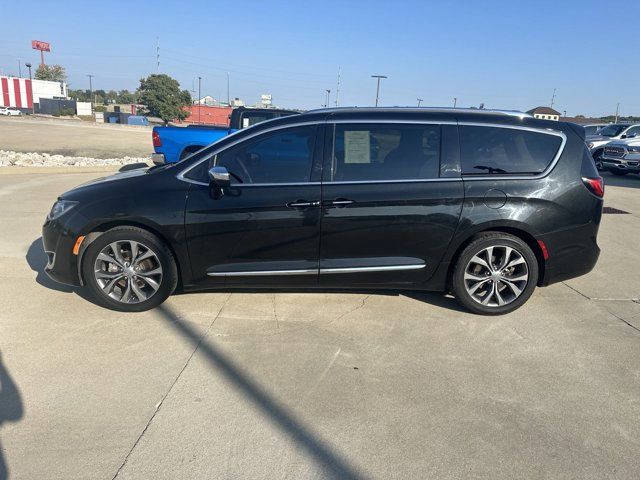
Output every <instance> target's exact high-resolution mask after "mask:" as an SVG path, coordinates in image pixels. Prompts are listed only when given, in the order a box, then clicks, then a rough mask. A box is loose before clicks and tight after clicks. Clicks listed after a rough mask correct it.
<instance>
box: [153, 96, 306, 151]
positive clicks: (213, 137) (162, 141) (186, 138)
mask: <svg viewBox="0 0 640 480" xmlns="http://www.w3.org/2000/svg"><path fill="white" fill-rule="evenodd" d="M298 113H300V112H297V111H295V110H280V109H277V108H246V107H238V108H235V109H233V110H232V111H231V115H230V116H229V126H228V127H227V126H211V125H189V126H187V127H154V128H153V133H152V134H151V138H152V142H153V149H154V151H155V153H154V154H152V155H151V159H152V160H153V162H154V163H156V164H163V163H175V162H178V161H180V160H182V159H183V158H185V157H188V156H189V155H191V154H192V153H194V152H197V151H198V150H200V149H201V148H203V147H206V146H207V145H210V144H212V143H213V142H217V141H218V140H220V139H221V138H223V137H225V136H227V135H229V134H231V133H233V132H236V131H238V130H240V129H242V128H247V127H250V126H251V125H255V124H256V123H260V122H264V121H265V120H271V119H272V118H278V117H285V116H288V115H296V114H298Z"/></svg>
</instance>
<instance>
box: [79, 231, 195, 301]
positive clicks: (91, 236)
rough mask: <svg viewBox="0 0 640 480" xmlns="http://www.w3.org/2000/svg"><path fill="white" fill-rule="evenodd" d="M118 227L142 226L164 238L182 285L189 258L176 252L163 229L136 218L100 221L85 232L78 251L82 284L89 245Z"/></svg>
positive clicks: (179, 286)
mask: <svg viewBox="0 0 640 480" xmlns="http://www.w3.org/2000/svg"><path fill="white" fill-rule="evenodd" d="M116 227H136V228H141V229H142V230H146V231H148V232H149V233H152V234H153V235H155V236H156V237H158V238H159V239H160V240H162V241H163V242H164V244H165V245H166V246H167V248H168V249H169V250H171V254H172V255H173V258H174V260H175V262H176V267H177V271H178V288H181V287H182V284H183V283H182V282H183V276H184V275H187V274H188V273H189V272H185V271H184V270H183V269H184V268H187V267H188V265H189V262H188V260H186V259H183V258H181V257H180V256H179V255H178V253H177V252H176V249H175V248H174V246H173V245H172V244H171V242H170V241H169V240H168V239H167V237H166V235H164V234H163V233H162V232H161V230H160V229H159V228H157V227H155V226H153V225H149V224H148V223H144V222H139V221H135V220H122V221H117V220H116V221H108V222H104V223H100V224H97V225H95V226H93V227H91V229H90V231H89V232H88V233H86V234H85V239H84V241H83V242H82V246H81V248H80V250H79V251H78V262H77V263H78V265H77V268H78V278H79V280H80V284H81V285H84V284H85V280H84V278H83V276H82V262H83V258H84V252H85V251H86V250H87V248H88V247H89V245H91V243H92V242H93V241H94V240H95V239H96V238H98V237H99V236H100V235H101V234H103V233H104V232H106V231H108V230H111V229H112V228H116Z"/></svg>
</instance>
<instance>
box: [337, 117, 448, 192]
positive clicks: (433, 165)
mask: <svg viewBox="0 0 640 480" xmlns="http://www.w3.org/2000/svg"><path fill="white" fill-rule="evenodd" d="M439 171H440V126H439V125H411V124H409V125H398V124H337V125H336V126H335V135H334V144H333V155H332V163H331V172H330V180H331V181H338V182H341V181H376V180H414V179H429V178H437V177H438V175H439Z"/></svg>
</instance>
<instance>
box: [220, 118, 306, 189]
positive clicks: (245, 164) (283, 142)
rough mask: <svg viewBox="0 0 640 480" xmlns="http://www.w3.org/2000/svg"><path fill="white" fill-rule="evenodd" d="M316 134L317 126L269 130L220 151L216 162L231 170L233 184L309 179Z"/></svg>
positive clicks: (302, 180)
mask: <svg viewBox="0 0 640 480" xmlns="http://www.w3.org/2000/svg"><path fill="white" fill-rule="evenodd" d="M315 137H316V126H315V125H309V126H303V127H295V128H288V129H282V130H277V131H275V132H269V133H265V134H263V135H259V136H257V137H254V138H251V139H248V140H246V141H244V142H242V143H239V144H237V145H234V146H232V147H230V148H228V149H226V150H223V151H222V152H220V153H218V155H216V161H215V164H216V165H220V166H223V167H226V168H227V170H229V172H230V173H231V174H232V175H231V176H232V183H244V184H251V183H297V182H308V181H309V179H310V177H311V165H312V163H313V148H314V143H315Z"/></svg>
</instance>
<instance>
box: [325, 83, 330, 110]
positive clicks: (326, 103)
mask: <svg viewBox="0 0 640 480" xmlns="http://www.w3.org/2000/svg"><path fill="white" fill-rule="evenodd" d="M325 91H326V92H327V100H326V101H325V102H324V108H327V107H328V106H329V95H330V94H331V90H329V89H328V88H327V89H326V90H325Z"/></svg>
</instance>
